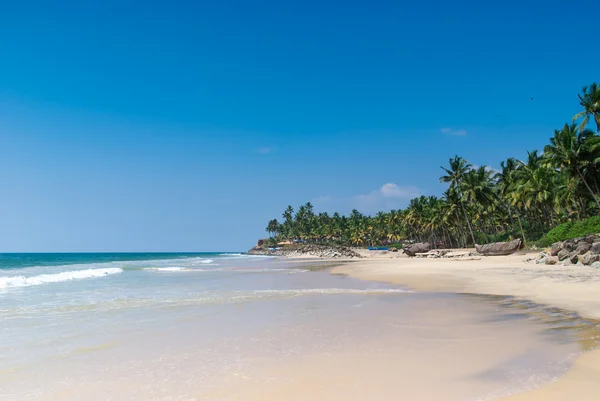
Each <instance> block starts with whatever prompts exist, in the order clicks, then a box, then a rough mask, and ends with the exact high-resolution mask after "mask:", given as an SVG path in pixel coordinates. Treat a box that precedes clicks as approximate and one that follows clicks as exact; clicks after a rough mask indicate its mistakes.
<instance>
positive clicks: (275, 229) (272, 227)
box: [267, 219, 279, 237]
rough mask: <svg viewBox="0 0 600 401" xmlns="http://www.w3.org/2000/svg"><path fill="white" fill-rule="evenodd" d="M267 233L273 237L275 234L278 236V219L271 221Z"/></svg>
mask: <svg viewBox="0 0 600 401" xmlns="http://www.w3.org/2000/svg"><path fill="white" fill-rule="evenodd" d="M267 232H268V233H269V236H271V237H272V236H273V233H275V234H277V233H278V232H279V222H278V221H277V219H273V220H271V221H269V224H267Z"/></svg>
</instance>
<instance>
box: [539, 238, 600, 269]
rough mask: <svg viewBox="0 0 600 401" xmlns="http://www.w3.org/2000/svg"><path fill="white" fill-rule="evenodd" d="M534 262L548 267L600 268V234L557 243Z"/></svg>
mask: <svg viewBox="0 0 600 401" xmlns="http://www.w3.org/2000/svg"><path fill="white" fill-rule="evenodd" d="M534 260H535V262H536V263H538V264H546V265H556V264H562V265H563V266H572V265H581V266H591V267H600V234H597V235H588V236H586V237H580V238H573V239H570V240H567V241H563V242H555V243H554V244H552V246H551V247H550V249H548V250H547V251H545V252H541V253H540V254H539V255H538V257H537V258H535V259H534Z"/></svg>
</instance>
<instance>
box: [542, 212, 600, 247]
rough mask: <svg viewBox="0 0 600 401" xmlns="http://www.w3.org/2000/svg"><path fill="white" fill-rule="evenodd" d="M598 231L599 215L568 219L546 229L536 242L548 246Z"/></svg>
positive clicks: (599, 225)
mask: <svg viewBox="0 0 600 401" xmlns="http://www.w3.org/2000/svg"><path fill="white" fill-rule="evenodd" d="M598 233H600V216H594V217H590V218H589V219H585V220H580V221H575V222H573V221H568V222H566V223H564V224H561V225H559V226H557V227H554V228H553V229H552V230H550V231H548V233H547V234H545V235H544V236H543V237H542V238H541V239H540V240H539V241H538V242H537V245H539V246H542V247H544V246H550V245H552V244H553V243H555V242H559V241H566V240H568V239H572V238H577V237H585V236H586V235H590V234H598Z"/></svg>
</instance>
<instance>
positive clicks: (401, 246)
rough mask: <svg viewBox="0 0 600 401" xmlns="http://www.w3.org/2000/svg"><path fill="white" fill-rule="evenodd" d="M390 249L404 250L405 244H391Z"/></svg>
mask: <svg viewBox="0 0 600 401" xmlns="http://www.w3.org/2000/svg"><path fill="white" fill-rule="evenodd" d="M388 248H397V249H404V244H389V245H388Z"/></svg>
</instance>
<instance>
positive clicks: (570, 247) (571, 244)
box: [560, 240, 575, 252]
mask: <svg viewBox="0 0 600 401" xmlns="http://www.w3.org/2000/svg"><path fill="white" fill-rule="evenodd" d="M572 241H573V240H569V241H565V242H563V243H562V245H561V246H560V248H561V249H564V250H567V251H569V252H570V251H572V250H573V248H575V243H574V242H572Z"/></svg>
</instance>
